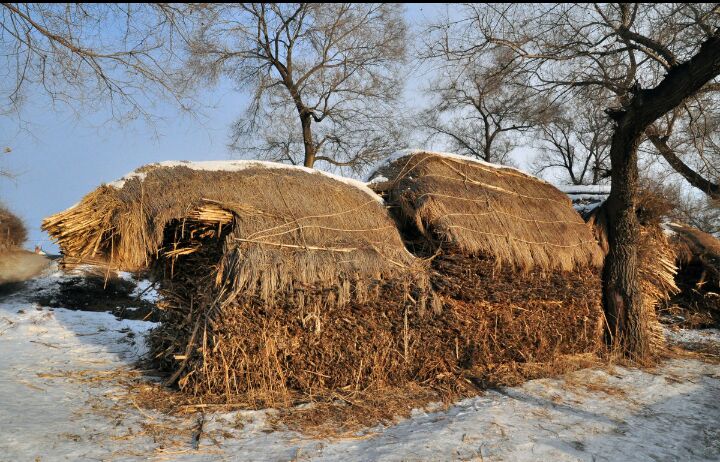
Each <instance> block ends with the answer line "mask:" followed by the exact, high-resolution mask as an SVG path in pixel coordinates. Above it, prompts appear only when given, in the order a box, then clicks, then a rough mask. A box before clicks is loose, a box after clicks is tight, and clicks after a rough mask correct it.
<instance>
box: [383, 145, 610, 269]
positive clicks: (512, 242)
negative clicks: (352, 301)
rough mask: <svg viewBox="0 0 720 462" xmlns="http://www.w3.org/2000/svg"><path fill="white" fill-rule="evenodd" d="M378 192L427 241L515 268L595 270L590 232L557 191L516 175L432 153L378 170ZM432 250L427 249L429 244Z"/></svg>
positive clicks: (596, 254)
mask: <svg viewBox="0 0 720 462" xmlns="http://www.w3.org/2000/svg"><path fill="white" fill-rule="evenodd" d="M374 176H383V177H385V178H388V179H389V180H388V181H385V182H382V183H378V184H376V185H375V186H374V187H375V189H376V190H377V191H378V192H379V193H381V194H382V195H384V196H385V197H386V200H387V201H388V203H389V204H391V206H393V207H395V208H396V210H395V211H394V212H395V215H396V216H398V217H400V223H401V225H402V226H404V227H412V228H414V229H416V230H417V231H418V233H419V237H423V238H424V240H425V241H427V242H430V243H451V244H452V245H454V246H455V247H457V249H458V250H459V251H460V252H462V253H465V254H470V255H486V256H492V257H494V258H495V259H496V261H497V263H498V265H507V266H510V267H513V268H516V269H521V270H529V269H532V268H540V269H542V270H550V269H561V270H564V271H572V270H574V269H575V268H576V267H579V266H588V265H593V266H600V265H601V264H602V258H603V257H602V254H601V252H600V250H599V249H598V247H597V243H596V242H595V240H594V239H593V236H592V232H591V230H590V229H589V228H588V226H587V225H586V224H585V222H584V221H583V219H582V218H581V217H580V215H579V214H578V213H577V212H576V211H575V210H574V209H573V208H572V206H571V201H570V199H569V198H568V197H567V196H566V195H565V194H564V193H562V192H560V191H559V190H558V189H557V188H555V187H554V186H552V185H550V184H548V183H546V182H544V181H541V180H539V179H537V178H534V177H531V176H529V175H526V174H523V173H521V172H518V171H516V170H513V169H509V168H502V167H499V166H498V167H491V166H486V165H483V164H479V163H476V162H472V161H471V160H468V161H464V160H461V159H456V158H450V157H444V156H442V155H438V154H432V153H424V152H420V153H414V154H409V155H407V156H404V157H401V158H399V159H397V160H395V161H394V162H391V163H390V164H389V165H387V166H384V167H382V168H380V169H379V170H378V171H377V172H375V173H374ZM431 247H432V246H431Z"/></svg>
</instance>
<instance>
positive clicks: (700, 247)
mask: <svg viewBox="0 0 720 462" xmlns="http://www.w3.org/2000/svg"><path fill="white" fill-rule="evenodd" d="M663 228H664V229H665V230H666V231H667V232H668V234H669V238H670V242H672V244H673V245H674V247H675V252H676V256H677V262H678V264H680V265H687V264H690V263H693V262H694V263H699V264H700V265H702V266H703V268H704V270H705V271H706V272H707V275H708V276H709V277H710V278H711V280H712V281H713V283H714V284H715V285H717V286H720V240H719V239H718V238H716V237H715V236H713V235H712V234H708V233H706V232H703V231H700V230H699V229H697V228H694V227H692V226H689V225H685V224H680V223H664V224H663Z"/></svg>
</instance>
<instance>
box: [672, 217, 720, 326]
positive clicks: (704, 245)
mask: <svg viewBox="0 0 720 462" xmlns="http://www.w3.org/2000/svg"><path fill="white" fill-rule="evenodd" d="M663 229H664V231H665V233H666V234H667V236H668V239H669V241H670V244H671V245H672V246H673V250H674V251H675V257H676V264H677V267H678V270H677V276H676V277H675V282H676V284H677V286H678V288H679V292H678V293H677V294H675V296H674V297H672V299H670V301H669V302H668V303H667V307H668V309H669V310H670V311H671V312H674V311H675V310H676V309H679V311H681V312H682V314H681V315H682V317H683V320H684V321H685V323H686V324H688V325H690V326H692V327H711V326H718V325H720V240H718V239H717V238H716V237H714V236H712V235H711V234H708V233H705V232H703V231H700V230H699V229H697V228H694V227H692V226H689V225H685V224H680V223H664V224H663Z"/></svg>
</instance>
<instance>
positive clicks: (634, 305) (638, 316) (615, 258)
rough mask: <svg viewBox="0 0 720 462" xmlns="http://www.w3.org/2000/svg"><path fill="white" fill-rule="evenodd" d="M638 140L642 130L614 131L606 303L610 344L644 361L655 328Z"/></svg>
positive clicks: (605, 274)
mask: <svg viewBox="0 0 720 462" xmlns="http://www.w3.org/2000/svg"><path fill="white" fill-rule="evenodd" d="M639 141H640V136H639V133H637V132H635V131H634V130H632V128H627V129H626V128H625V127H623V126H619V127H618V128H617V129H616V131H615V134H614V135H613V140H612V145H611V150H610V158H611V162H612V171H611V175H612V188H611V192H610V196H609V197H608V200H607V203H606V207H607V217H608V243H609V247H610V251H609V253H608V255H607V257H606V258H605V267H604V268H603V305H604V307H605V316H606V318H607V329H608V331H607V332H606V335H607V337H608V341H609V343H610V344H611V346H612V347H614V348H618V349H619V350H620V351H622V352H623V353H624V354H625V355H627V356H628V357H630V358H632V359H636V360H644V359H645V358H647V357H648V355H649V353H650V344H649V339H650V332H649V325H648V322H647V319H646V313H645V312H644V308H643V304H642V291H641V288H640V282H639V271H638V270H639V268H638V259H637V251H638V235H639V231H640V224H639V222H638V219H637V215H636V214H635V197H636V194H637V189H638V168H637V148H638V144H639Z"/></svg>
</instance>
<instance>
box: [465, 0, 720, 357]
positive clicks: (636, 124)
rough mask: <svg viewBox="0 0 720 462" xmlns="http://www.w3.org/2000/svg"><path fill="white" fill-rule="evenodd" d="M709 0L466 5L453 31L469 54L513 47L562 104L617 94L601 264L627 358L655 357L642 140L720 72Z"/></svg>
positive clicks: (536, 82) (717, 21) (616, 334)
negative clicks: (640, 254)
mask: <svg viewBox="0 0 720 462" xmlns="http://www.w3.org/2000/svg"><path fill="white" fill-rule="evenodd" d="M717 12H718V8H717V6H715V5H704V4H679V3H678V4H625V3H623V4H594V5H593V4H543V5H497V4H492V5H487V4H485V5H476V4H473V5H468V6H467V7H466V9H465V12H464V18H463V19H462V20H457V21H455V22H454V24H452V25H451V27H454V28H456V29H457V34H458V36H459V37H462V41H461V44H460V46H458V47H457V49H456V52H457V54H458V56H465V57H467V59H477V55H482V54H486V53H496V52H497V51H496V50H497V49H502V50H509V51H511V52H512V53H513V54H514V56H515V62H518V63H521V65H520V68H519V69H520V70H519V72H524V73H526V74H527V75H528V76H529V78H528V81H529V82H530V84H531V86H532V88H533V89H535V90H536V91H538V92H540V93H544V94H548V95H552V98H554V99H555V100H562V99H564V98H568V97H570V96H571V95H572V94H573V93H574V92H576V91H578V90H582V91H583V92H590V93H592V92H596V93H597V94H600V93H601V92H609V93H610V94H611V99H609V100H607V101H606V108H607V113H608V116H609V117H610V119H611V120H612V124H613V126H612V140H611V144H610V161H611V180H612V186H611V193H610V197H609V199H608V206H607V211H608V222H609V223H608V226H609V230H608V234H609V236H608V237H609V244H610V252H609V254H608V256H607V258H606V260H605V266H604V269H603V298H604V306H605V311H606V315H607V320H608V326H609V329H608V337H609V339H610V341H611V342H612V344H613V345H615V346H616V347H618V348H619V349H620V350H621V351H622V352H624V353H625V354H626V355H627V356H628V357H631V358H635V359H640V360H642V359H645V358H647V357H648V356H649V354H650V349H649V331H648V326H647V325H646V323H645V322H644V319H643V309H642V303H641V292H640V291H641V289H640V285H639V282H638V266H637V239H638V234H639V233H638V227H639V224H638V221H637V217H636V211H635V203H636V198H637V190H638V167H637V157H638V146H639V144H640V143H641V142H642V141H643V139H644V137H645V136H646V135H645V133H646V131H647V130H652V128H653V124H655V123H656V122H657V121H658V119H660V118H661V117H662V116H663V115H665V114H667V113H669V112H671V111H673V110H674V109H675V108H677V107H679V106H681V105H682V104H683V103H684V102H686V101H687V100H688V98H691V97H693V96H694V95H696V94H698V92H701V91H703V88H707V86H708V85H714V84H715V82H714V80H715V79H716V77H717V75H718V74H720V29H719V26H720V16H718V14H717Z"/></svg>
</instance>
